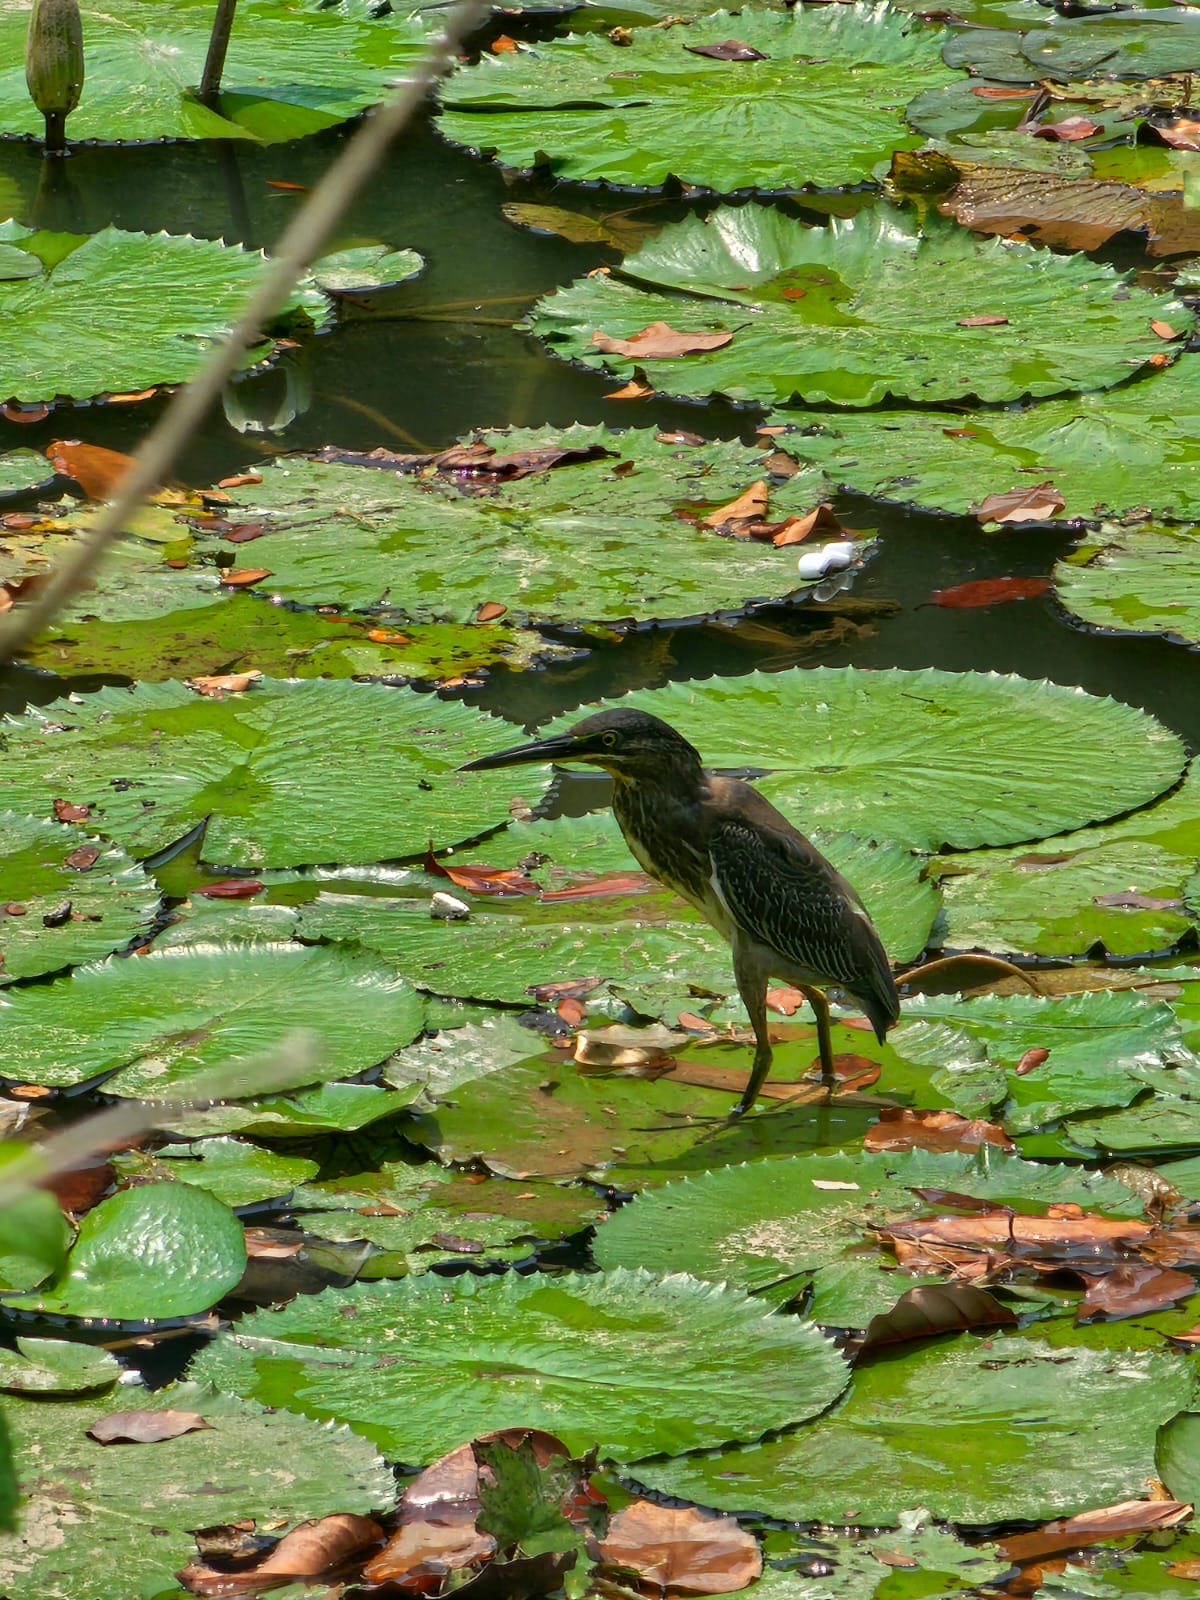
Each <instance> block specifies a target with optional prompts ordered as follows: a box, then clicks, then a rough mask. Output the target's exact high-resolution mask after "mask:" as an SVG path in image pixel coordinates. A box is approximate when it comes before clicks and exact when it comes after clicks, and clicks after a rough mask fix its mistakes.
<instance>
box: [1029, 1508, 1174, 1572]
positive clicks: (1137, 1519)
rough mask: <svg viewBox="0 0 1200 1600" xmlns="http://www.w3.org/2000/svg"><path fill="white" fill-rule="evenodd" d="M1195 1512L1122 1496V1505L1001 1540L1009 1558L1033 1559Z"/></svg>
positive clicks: (1167, 1523) (1169, 1523) (1170, 1525)
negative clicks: (1126, 1498) (1125, 1498)
mask: <svg viewBox="0 0 1200 1600" xmlns="http://www.w3.org/2000/svg"><path fill="white" fill-rule="evenodd" d="M1191 1514H1192V1508H1191V1506H1188V1505H1182V1504H1181V1503H1180V1502H1179V1501H1178V1500H1123V1501H1122V1502H1121V1503H1120V1504H1119V1505H1115V1506H1103V1507H1101V1508H1100V1509H1098V1510H1096V1511H1082V1512H1080V1513H1079V1515H1078V1516H1075V1517H1063V1518H1061V1519H1060V1520H1058V1521H1056V1522H1048V1523H1046V1525H1045V1527H1043V1528H1035V1529H1034V1530H1033V1532H1032V1533H1015V1534H1012V1535H1010V1536H1009V1537H1008V1538H1007V1539H1001V1540H999V1541H998V1545H999V1548H1000V1550H1001V1551H1002V1552H1003V1553H1004V1554H1005V1555H1006V1556H1007V1557H1008V1558H1009V1560H1010V1561H1034V1560H1036V1559H1037V1558H1038V1557H1040V1556H1048V1555H1053V1554H1055V1553H1056V1552H1057V1551H1060V1550H1077V1549H1079V1547H1080V1546H1081V1545H1089V1544H1095V1543H1096V1542H1097V1541H1098V1540H1100V1539H1117V1538H1120V1537H1121V1535H1122V1534H1127V1533H1151V1532H1153V1531H1154V1530H1155V1529H1156V1528H1173V1527H1174V1526H1175V1525H1176V1523H1179V1522H1183V1521H1184V1520H1185V1519H1186V1518H1188V1517H1190V1516H1191Z"/></svg>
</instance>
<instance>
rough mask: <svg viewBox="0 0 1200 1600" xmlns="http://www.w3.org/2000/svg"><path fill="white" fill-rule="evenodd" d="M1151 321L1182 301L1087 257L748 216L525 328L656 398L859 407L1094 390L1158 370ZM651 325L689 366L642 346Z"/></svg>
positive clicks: (664, 242) (903, 217)
mask: <svg viewBox="0 0 1200 1600" xmlns="http://www.w3.org/2000/svg"><path fill="white" fill-rule="evenodd" d="M818 14H819V15H823V14H827V13H818ZM1151 319H1155V320H1160V321H1172V320H1173V322H1174V323H1175V324H1177V325H1178V327H1179V328H1180V329H1185V328H1187V327H1189V326H1190V314H1189V313H1188V312H1187V310H1186V309H1185V308H1184V306H1183V305H1182V303H1181V302H1180V301H1178V300H1176V299H1174V298H1173V297H1172V296H1170V295H1161V296H1160V295H1154V294H1151V293H1149V292H1147V291H1145V290H1143V289H1140V288H1137V287H1136V286H1135V285H1134V284H1133V283H1132V282H1131V280H1130V275H1129V274H1128V273H1120V272H1117V271H1115V270H1114V269H1113V268H1111V267H1108V266H1100V265H1097V263H1096V262H1094V261H1090V260H1088V258H1087V257H1086V256H1060V255H1055V254H1053V253H1052V252H1051V251H1048V250H1038V249H1035V248H1033V246H1031V245H1027V244H1020V243H1012V242H1010V241H1006V240H1000V239H979V238H977V237H976V236H975V235H974V234H972V233H970V232H969V231H968V230H967V229H965V228H962V227H959V226H958V225H957V224H956V223H953V222H948V221H944V220H942V219H941V218H937V217H928V218H926V220H925V221H924V222H922V223H920V224H918V223H917V222H916V221H915V219H914V218H913V217H911V216H910V215H909V214H907V213H905V212H901V211H897V210H892V209H890V208H883V207H880V206H876V207H874V208H872V209H871V210H869V211H862V212H859V213H858V214H857V215H856V216H854V217H850V218H846V219H837V218H835V219H834V220H832V221H831V222H830V223H829V224H828V226H827V227H824V228H811V227H808V226H806V225H805V224H804V223H802V222H800V221H798V220H797V219H796V218H794V217H789V216H786V215H784V214H783V213H782V212H780V211H775V210H771V209H769V208H767V207H764V206H760V205H753V204H751V205H747V206H743V207H740V208H739V209H737V210H734V209H730V208H725V209H722V210H719V211H716V212H714V213H712V214H711V215H710V216H708V217H706V218H704V219H701V218H700V217H698V216H690V217H688V218H686V219H685V220H684V221H683V222H679V223H676V224H674V225H672V226H669V227H666V228H664V229H663V230H662V232H661V233H659V234H657V235H655V237H654V238H652V239H649V240H647V242H646V243H645V244H644V245H643V246H642V247H641V249H640V250H638V251H636V252H635V253H634V254H633V255H629V256H626V258H625V260H624V262H623V264H622V266H621V269H620V275H619V276H618V275H615V274H614V275H601V276H589V277H584V278H580V279H577V280H576V281H575V282H574V283H572V284H569V285H568V286H567V287H566V288H564V289H558V290H555V292H554V293H553V294H551V295H548V296H547V297H546V298H545V299H543V300H540V301H539V302H538V304H537V305H536V306H535V307H534V309H533V311H532V312H531V314H530V320H529V327H530V329H531V330H532V332H533V333H535V334H536V335H537V336H538V338H540V339H542V340H544V341H545V343H546V344H547V346H548V347H549V349H550V350H551V351H552V352H553V353H554V354H556V355H560V356H564V357H567V358H569V359H571V360H577V361H582V362H584V363H586V364H587V365H589V366H593V367H600V368H602V369H603V370H605V371H607V372H611V373H613V374H614V375H615V376H618V377H622V378H624V377H629V376H631V375H632V374H633V373H634V372H637V371H644V372H645V375H646V376H647V378H648V379H649V380H650V381H651V382H652V383H653V384H654V387H655V388H656V389H658V390H662V391H664V392H666V393H668V394H677V395H685V396H688V397H689V398H707V397H711V396H714V395H721V396H724V397H725V398H726V399H728V400H731V401H734V402H736V403H739V404H755V405H761V406H768V407H769V406H788V405H791V404H794V403H799V402H804V403H806V404H832V405H841V406H873V405H877V404H879V403H880V402H881V401H885V400H887V399H889V398H892V399H902V400H908V401H923V402H926V403H930V404H932V403H936V402H940V403H945V402H946V401H949V400H961V399H971V398H974V399H978V400H984V401H989V402H996V401H1004V400H1018V399H1020V398H1021V397H1022V396H1027V395H1032V396H1035V397H1037V398H1039V399H1040V398H1043V397H1045V396H1049V395H1056V394H1062V393H1063V392H1064V391H1066V390H1074V389H1107V388H1109V387H1111V386H1112V385H1113V384H1117V383H1121V382H1123V381H1124V380H1125V379H1126V378H1129V377H1131V376H1132V375H1133V374H1134V373H1135V372H1137V371H1138V370H1139V369H1140V368H1142V367H1144V366H1145V365H1146V363H1147V362H1149V361H1150V360H1151V358H1152V357H1154V358H1156V359H1158V360H1161V359H1162V355H1163V350H1164V345H1163V341H1162V339H1161V338H1160V337H1159V335H1158V334H1157V333H1155V332H1154V331H1153V329H1152V328H1151V326H1150V322H1151ZM662 324H667V325H668V329H669V330H672V331H674V332H675V333H678V334H679V335H683V336H696V337H695V338H693V339H692V342H691V348H690V349H689V348H688V347H687V343H686V340H685V341H684V342H683V353H682V354H680V353H678V351H679V349H680V343H681V341H680V340H678V339H677V340H675V341H674V342H673V343H662V344H660V343H659V342H657V332H656V325H659V326H660V325H662ZM663 339H664V341H665V335H664V336H663ZM706 341H707V343H706ZM881 420H883V419H880V418H877V417H874V416H872V417H871V418H870V419H869V423H870V426H872V427H877V426H878V424H879V422H880V421H881ZM876 437H878V436H876ZM875 459H876V460H878V459H879V455H878V447H877V450H876V454H875Z"/></svg>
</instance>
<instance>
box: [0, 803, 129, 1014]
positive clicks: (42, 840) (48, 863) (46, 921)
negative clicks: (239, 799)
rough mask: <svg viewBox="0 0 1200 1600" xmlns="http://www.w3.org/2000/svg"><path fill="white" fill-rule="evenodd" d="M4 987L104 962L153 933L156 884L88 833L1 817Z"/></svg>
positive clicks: (0, 979)
mask: <svg viewBox="0 0 1200 1600" xmlns="http://www.w3.org/2000/svg"><path fill="white" fill-rule="evenodd" d="M0 860H2V861H3V863H4V869H3V895H4V899H3V902H0V984H4V983H10V982H12V980H13V979H15V978H34V977H38V976H39V975H40V974H41V973H43V972H56V971H57V970H58V969H59V968H60V967H68V966H72V965H74V964H75V963H76V962H79V961H93V960H95V959H96V958H97V957H98V956H106V955H108V954H109V952H110V951H112V950H115V949H117V948H118V947H119V946H120V945H123V944H128V942H129V941H130V939H132V938H133V937H134V935H135V934H137V933H139V932H143V931H148V929H149V927H150V924H151V921H152V919H153V917H154V914H155V912H156V911H157V910H158V905H159V892H158V888H157V885H156V884H155V883H154V880H153V879H152V878H149V877H147V875H146V874H145V873H144V872H143V871H142V869H141V867H139V866H138V865H137V863H136V862H135V861H131V860H130V858H129V857H128V856H127V855H126V854H125V852H124V851H123V850H119V849H117V848H116V846H114V845H108V844H106V843H105V842H104V840H103V839H92V838H90V837H89V836H88V833H87V830H86V827H81V826H70V825H66V824H64V823H61V822H50V821H46V820H45V819H43V818H40V817H22V816H18V815H17V814H16V813H15V812H12V811H0Z"/></svg>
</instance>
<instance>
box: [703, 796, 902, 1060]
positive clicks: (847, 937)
mask: <svg viewBox="0 0 1200 1600" xmlns="http://www.w3.org/2000/svg"><path fill="white" fill-rule="evenodd" d="M718 781H720V782H721V788H720V789H718V787H717V782H714V783H713V790H714V791H715V792H714V796H713V798H714V800H715V801H716V805H715V807H714V811H715V815H714V820H713V826H712V830H711V832H710V835H709V854H710V858H711V860H712V866H713V878H714V887H715V888H716V889H717V891H718V893H719V894H720V896H721V898H722V899H723V900H724V902H725V904H726V905H727V906H728V908H729V911H730V913H731V914H732V916H733V918H734V919H735V921H736V922H737V923H738V924H739V925H740V926H741V927H742V928H743V929H744V930H745V931H746V932H747V933H750V934H752V935H753V937H754V938H755V939H757V940H758V942H759V943H760V944H763V945H766V946H768V947H769V948H770V949H772V950H774V951H776V952H778V954H779V955H780V956H782V957H783V958H784V962H785V963H786V964H787V965H790V966H793V967H796V968H800V969H803V970H804V971H805V972H807V973H808V974H810V975H811V978H812V980H813V981H815V982H817V983H820V982H822V981H823V982H828V983H840V984H843V985H845V987H846V988H847V989H849V990H850V991H851V992H852V993H853V994H854V995H855V996H856V997H857V998H858V999H859V1000H860V1001H861V1003H862V1004H863V1006H864V1008H865V1009H866V1010H867V1013H868V1015H869V1016H870V1018H871V1021H872V1022H873V1023H874V1024H875V1026H876V1028H877V1030H878V1029H879V1028H880V1027H881V1026H882V1027H886V1026H887V1024H888V1023H890V1022H893V1021H895V1018H896V1016H897V1015H898V1012H899V1004H898V1001H897V999H896V989H895V984H894V982H893V980H892V973H891V967H890V965H889V963H888V959H887V953H886V952H885V950H884V948H883V944H882V941H881V940H880V938H879V935H878V933H876V931H875V928H874V926H873V924H872V922H871V919H870V917H869V916H868V915H867V912H866V910H865V909H864V907H863V904H862V901H861V900H860V899H859V897H858V895H857V894H856V893H855V891H854V889H853V888H852V886H851V885H850V884H849V883H848V882H847V881H846V879H845V878H843V877H842V875H841V873H839V872H838V871H837V869H836V868H835V867H833V866H832V865H831V864H830V863H829V862H828V861H826V859H825V857H824V856H823V855H822V854H821V853H820V851H819V850H818V849H817V848H816V846H815V845H814V844H812V843H811V842H810V841H809V840H808V839H806V838H805V837H804V835H803V834H802V833H798V832H797V831H796V830H795V829H794V828H793V827H792V826H791V824H790V823H789V822H788V821H787V820H786V818H784V817H783V816H782V815H781V814H780V813H779V812H777V811H776V810H775V808H774V807H773V806H771V805H770V804H768V802H767V801H765V800H764V799H763V798H762V796H761V795H759V794H758V793H757V791H756V790H753V789H751V788H750V787H749V785H746V784H741V783H738V784H736V787H735V785H734V783H733V782H732V781H730V780H718ZM750 797H753V798H752V799H751V798H750ZM778 976H780V977H786V976H787V972H786V970H780V971H779V972H778Z"/></svg>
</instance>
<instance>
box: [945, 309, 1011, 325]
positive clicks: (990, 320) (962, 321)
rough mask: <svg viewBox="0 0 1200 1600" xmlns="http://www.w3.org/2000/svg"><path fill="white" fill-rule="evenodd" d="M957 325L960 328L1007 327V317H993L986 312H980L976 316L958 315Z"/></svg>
mask: <svg viewBox="0 0 1200 1600" xmlns="http://www.w3.org/2000/svg"><path fill="white" fill-rule="evenodd" d="M957 326H958V327H960V328H1007V327H1008V318H1007V317H993V316H990V315H988V313H986V312H981V313H980V314H979V316H977V317H960V318H959V319H958V323H957Z"/></svg>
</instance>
